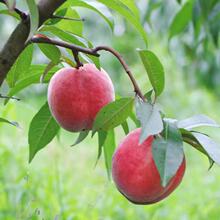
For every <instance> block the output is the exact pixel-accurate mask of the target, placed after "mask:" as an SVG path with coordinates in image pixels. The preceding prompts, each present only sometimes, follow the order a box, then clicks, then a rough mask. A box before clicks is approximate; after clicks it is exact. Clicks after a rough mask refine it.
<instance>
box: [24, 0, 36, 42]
mask: <svg viewBox="0 0 220 220" xmlns="http://www.w3.org/2000/svg"><path fill="white" fill-rule="evenodd" d="M26 2H27V5H28V8H29V12H30V19H31V27H30V32H29V36H28V39H27V41H28V40H29V39H31V38H32V37H33V35H34V34H35V32H36V31H37V29H38V26H39V11H38V7H37V4H36V3H35V0H26Z"/></svg>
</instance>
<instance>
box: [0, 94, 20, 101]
mask: <svg viewBox="0 0 220 220" xmlns="http://www.w3.org/2000/svg"><path fill="white" fill-rule="evenodd" d="M0 98H1V99H14V100H16V101H20V100H21V99H19V98H16V97H13V96H5V95H2V94H0Z"/></svg>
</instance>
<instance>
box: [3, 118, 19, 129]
mask: <svg viewBox="0 0 220 220" xmlns="http://www.w3.org/2000/svg"><path fill="white" fill-rule="evenodd" d="M0 123H7V124H10V125H13V126H15V127H18V128H19V127H20V126H19V124H18V123H17V122H15V121H8V120H7V119H4V118H0Z"/></svg>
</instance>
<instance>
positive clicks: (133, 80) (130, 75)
mask: <svg viewBox="0 0 220 220" xmlns="http://www.w3.org/2000/svg"><path fill="white" fill-rule="evenodd" d="M101 50H104V51H108V52H110V53H112V54H113V55H114V56H115V57H116V58H117V59H118V60H119V62H120V63H121V65H122V66H123V68H124V69H125V71H126V73H127V74H128V76H129V78H130V80H131V82H132V84H133V86H134V92H135V93H136V94H137V95H138V96H139V97H140V98H141V99H142V100H143V101H145V97H144V95H143V94H142V92H141V89H140V88H139V86H138V84H137V81H136V80H135V78H134V76H133V74H132V73H131V70H130V69H129V67H128V65H127V63H126V62H125V60H124V59H123V57H122V56H121V54H120V53H118V52H117V51H116V50H114V49H112V48H110V47H107V46H98V47H96V48H94V49H93V52H95V53H97V52H98V51H101Z"/></svg>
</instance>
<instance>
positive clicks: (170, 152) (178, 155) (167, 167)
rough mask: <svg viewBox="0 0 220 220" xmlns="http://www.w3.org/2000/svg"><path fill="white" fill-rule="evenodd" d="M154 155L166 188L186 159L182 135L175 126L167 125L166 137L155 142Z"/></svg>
mask: <svg viewBox="0 0 220 220" xmlns="http://www.w3.org/2000/svg"><path fill="white" fill-rule="evenodd" d="M152 153H153V158H154V161H155V164H156V166H157V169H158V171H159V174H160V177H161V182H162V185H163V186H164V187H165V186H167V184H168V183H169V181H170V180H171V179H172V177H173V176H174V175H175V174H176V172H177V171H178V169H179V167H180V165H181V164H182V161H183V159H184V152H183V142H182V137H181V133H180V132H179V130H178V128H177V127H176V126H175V125H173V124H168V123H166V128H165V137H164V138H156V139H155V140H154V142H153V145H152Z"/></svg>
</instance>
